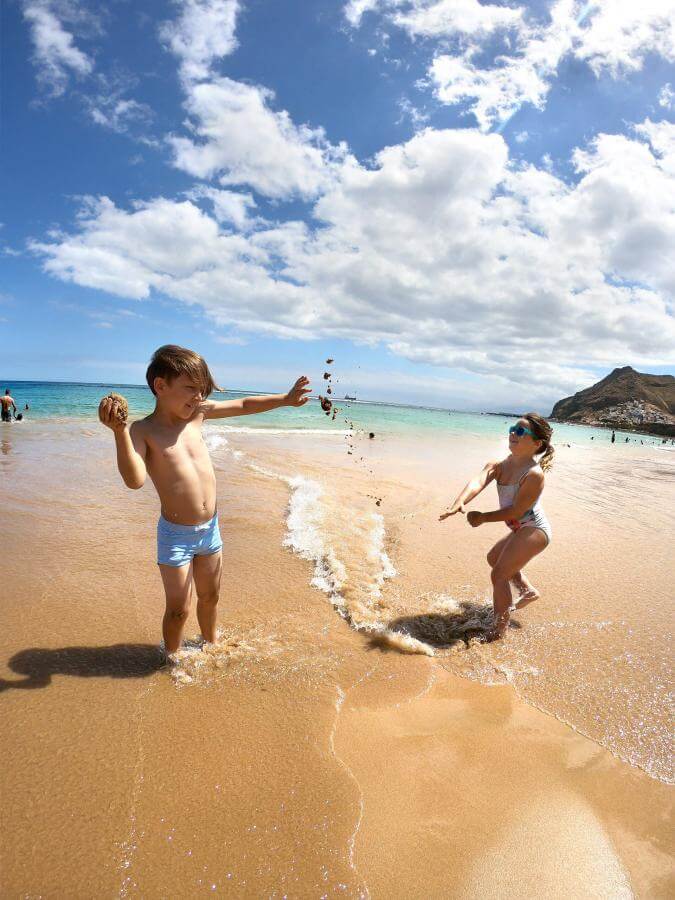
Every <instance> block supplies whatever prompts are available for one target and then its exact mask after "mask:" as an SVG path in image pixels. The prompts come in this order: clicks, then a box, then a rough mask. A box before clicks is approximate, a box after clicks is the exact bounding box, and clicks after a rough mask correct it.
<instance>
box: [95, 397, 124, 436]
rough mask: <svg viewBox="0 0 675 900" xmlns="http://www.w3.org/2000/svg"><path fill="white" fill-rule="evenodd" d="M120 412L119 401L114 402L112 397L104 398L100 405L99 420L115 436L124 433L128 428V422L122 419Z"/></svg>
mask: <svg viewBox="0 0 675 900" xmlns="http://www.w3.org/2000/svg"><path fill="white" fill-rule="evenodd" d="M118 410H119V406H118V404H117V400H113V399H112V397H104V398H103V400H101V402H100V403H99V405H98V417H99V419H100V420H101V422H102V423H103V424H104V425H105V426H106V428H110V430H111V431H114V432H115V434H118V433H119V432H122V431H124V429H125V428H126V427H127V423H126V420H125V419H121V418H120V416H119V413H118Z"/></svg>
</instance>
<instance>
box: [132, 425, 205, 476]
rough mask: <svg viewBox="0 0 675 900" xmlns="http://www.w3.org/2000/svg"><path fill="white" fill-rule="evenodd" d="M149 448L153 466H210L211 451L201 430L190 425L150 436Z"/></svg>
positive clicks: (169, 467) (164, 467)
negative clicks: (177, 430)
mask: <svg viewBox="0 0 675 900" xmlns="http://www.w3.org/2000/svg"><path fill="white" fill-rule="evenodd" d="M147 443H148V449H149V450H150V457H151V458H150V460H148V462H149V463H150V464H151V465H152V466H153V468H162V469H177V468H183V467H185V466H190V467H196V468H199V469H201V468H204V467H210V465H211V460H210V457H209V451H208V450H207V449H206V445H205V444H204V441H203V439H202V435H201V431H200V430H198V429H196V428H192V427H188V428H184V429H182V431H179V432H171V431H169V430H168V429H167V430H165V431H160V432H158V433H156V434H153V435H151V436H149V438H148V440H147Z"/></svg>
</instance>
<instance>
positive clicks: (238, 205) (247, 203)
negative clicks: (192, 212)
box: [187, 185, 256, 231]
mask: <svg viewBox="0 0 675 900" xmlns="http://www.w3.org/2000/svg"><path fill="white" fill-rule="evenodd" d="M187 197H188V198H189V199H190V200H208V201H209V202H210V203H211V205H212V209H213V215H214V216H215V218H216V220H217V221H218V222H220V223H221V224H223V223H230V224H232V225H233V226H234V227H235V228H237V229H238V230H239V231H246V230H247V229H248V228H250V227H252V226H253V225H255V223H256V220H255V219H251V217H250V216H249V210H251V209H255V207H256V202H255V200H254V199H253V195H252V194H248V193H243V192H239V191H226V190H219V189H218V188H212V187H207V186H206V185H198V186H197V187H195V188H193V189H192V190H190V191H188V192H187Z"/></svg>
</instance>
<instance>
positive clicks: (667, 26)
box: [345, 0, 675, 130]
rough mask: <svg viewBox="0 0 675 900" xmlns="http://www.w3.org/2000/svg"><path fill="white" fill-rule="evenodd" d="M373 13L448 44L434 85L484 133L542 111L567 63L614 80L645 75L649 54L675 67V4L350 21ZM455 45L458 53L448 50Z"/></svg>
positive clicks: (432, 8) (415, 5) (627, 2)
mask: <svg viewBox="0 0 675 900" xmlns="http://www.w3.org/2000/svg"><path fill="white" fill-rule="evenodd" d="M367 10H370V11H378V12H381V13H382V14H384V15H385V16H386V17H387V19H388V21H389V22H391V23H392V24H394V25H397V26H399V27H400V28H402V29H404V30H405V31H406V32H407V33H408V34H409V35H410V36H411V37H418V36H424V37H428V38H438V39H439V40H440V41H441V47H440V48H439V50H438V51H437V52H436V54H435V56H434V59H433V61H432V63H431V66H430V68H429V75H430V82H429V83H430V84H431V85H432V86H433V88H434V90H435V92H436V96H437V97H438V99H440V100H441V101H442V102H443V103H447V104H449V105H456V104H468V109H469V111H470V112H472V113H473V114H474V115H475V116H476V119H477V120H478V123H479V125H480V127H481V128H483V129H485V130H487V129H488V128H490V127H491V126H492V125H493V123H494V122H496V121H503V120H505V119H506V118H508V117H509V116H510V115H511V114H512V113H513V112H514V111H515V110H516V109H518V108H519V107H520V106H521V105H522V104H524V103H529V104H532V105H533V106H535V107H536V108H538V109H541V108H543V106H544V105H545V102H546V97H547V95H548V93H549V91H550V88H551V84H552V82H553V80H554V78H555V76H556V74H557V71H558V67H559V65H560V63H561V61H562V60H563V59H564V58H566V57H574V58H576V59H578V60H582V61H584V62H586V63H587V64H588V65H589V66H590V68H591V69H592V70H593V72H594V73H595V75H596V76H601V75H603V74H608V75H610V76H611V77H613V78H618V77H620V76H622V75H625V74H627V73H630V72H634V71H636V70H639V69H640V68H641V67H642V65H643V62H644V60H645V57H646V56H647V55H648V54H655V55H659V56H661V57H663V58H664V59H666V60H668V61H673V60H675V0H645V2H644V3H639V4H638V3H635V2H633V0H604V2H603V3H599V2H598V3H593V2H586V0H555V2H553V3H551V4H550V6H549V7H548V12H547V16H546V18H545V19H544V20H542V19H541V18H537V17H536V16H535V13H534V11H533V9H532V8H530V9H527V11H526V8H525V7H519V8H516V7H513V8H511V7H506V6H502V5H490V4H482V3H478V2H477V0H460V2H455V0H372V2H366V3H363V2H361V3H358V2H353V3H351V4H348V5H347V7H346V9H345V14H346V15H347V18H348V21H350V22H351V24H353V25H355V26H357V25H358V24H359V23H360V21H361V18H362V16H363V14H364V12H366V11H367ZM495 38H496V40H495ZM450 39H452V40H455V41H456V42H457V46H456V47H455V48H454V50H453V52H448V51H446V50H445V48H444V47H443V46H442V45H443V42H445V43H447V42H448V41H449V40H450ZM486 60H487V61H486Z"/></svg>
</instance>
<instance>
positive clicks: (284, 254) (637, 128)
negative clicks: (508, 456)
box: [0, 0, 675, 412]
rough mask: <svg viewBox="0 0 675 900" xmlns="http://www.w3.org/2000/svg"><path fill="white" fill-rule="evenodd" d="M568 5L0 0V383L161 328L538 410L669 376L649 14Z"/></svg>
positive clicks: (667, 274) (666, 96) (663, 96)
mask: <svg viewBox="0 0 675 900" xmlns="http://www.w3.org/2000/svg"><path fill="white" fill-rule="evenodd" d="M586 6H587V5H586V4H582V3H574V2H571V0H569V2H568V0H555V2H543V0H541V2H536V3H534V2H533V3H522V4H519V3H517V2H515V0H514V2H509V3H479V2H478V0H349V2H347V0H340V2H328V0H319V2H314V3H311V4H302V3H298V2H297V0H296V2H285V0H275V2H263V0H177V2H161V3H160V2H154V3H153V2H145V0H139V2H135V3H131V2H127V0H116V2H115V0H113V2H111V3H109V4H108V5H107V6H106V8H105V10H104V11H103V12H102V11H101V8H100V5H99V4H96V5H95V4H92V3H89V4H88V3H87V2H84V0H10V2H8V3H6V4H4V6H3V12H2V15H3V23H2V39H3V47H2V53H3V64H4V79H3V82H4V83H3V87H4V91H3V98H2V126H3V128H2V130H3V136H4V141H3V144H4V146H3V161H2V174H3V185H2V198H3V202H2V209H1V211H0V220H1V221H2V228H1V229H0V242H1V243H0V250H1V252H2V256H1V257H0V261H1V262H0V264H1V265H2V271H3V278H2V289H1V293H0V326H1V327H2V328H3V330H4V333H5V341H4V342H3V343H4V348H3V355H2V364H1V366H0V376H2V377H4V378H7V379H50V380H60V379H63V380H80V381H105V380H110V381H115V382H119V381H121V382H141V381H142V376H143V372H144V368H145V365H146V363H147V360H148V358H149V356H150V354H151V353H152V351H153V349H154V348H155V347H156V346H158V345H159V344H162V343H167V342H172V343H181V344H184V345H186V346H190V347H193V348H194V349H197V350H198V351H199V352H201V353H202V354H203V355H204V356H205V357H206V358H207V359H208V360H209V362H210V363H211V365H212V366H213V368H214V370H215V371H216V373H217V374H218V376H219V379H220V380H221V381H222V382H224V383H225V384H228V385H230V386H232V387H245V388H251V389H255V390H281V389H283V388H284V387H285V386H286V384H287V383H290V381H291V380H292V379H293V378H294V377H295V376H296V375H297V374H300V373H301V372H306V373H307V374H309V375H310V376H312V377H313V378H316V377H317V376H318V375H320V373H321V371H322V366H323V360H324V359H325V358H326V357H327V356H331V357H334V358H335V359H336V371H339V372H340V374H341V377H342V383H343V384H344V385H345V387H347V388H348V389H349V390H350V391H356V392H358V394H359V396H362V397H364V398H365V397H369V398H372V399H382V400H393V401H396V400H400V401H402V402H413V403H414V402H417V403H422V404H424V403H429V404H434V405H447V406H451V407H454V408H466V409H495V408H503V407H504V406H505V405H507V406H508V407H509V408H510V407H515V406H518V405H522V406H530V407H533V408H536V409H539V410H541V411H543V412H548V411H549V409H550V406H551V404H552V403H553V402H554V401H555V400H557V399H559V398H560V397H561V396H564V395H565V394H568V393H571V392H573V391H575V390H578V389H580V388H582V387H584V386H587V385H588V384H590V383H592V382H593V381H594V380H597V379H598V378H599V377H602V376H603V375H604V374H606V373H607V371H609V370H610V369H611V368H613V367H614V366H618V365H625V364H631V365H634V366H635V367H636V368H638V369H640V370H642V371H652V372H657V373H661V372H672V371H673V366H674V363H675V324H674V320H673V300H674V295H675V267H674V266H673V263H672V246H673V240H674V239H675V125H674V124H673V123H674V122H675V69H674V65H673V64H674V62H675V32H674V31H673V27H672V24H671V23H672V21H673V20H674V19H675V3H673V0H658V2H656V0H645V2H644V3H642V4H640V5H639V9H638V8H636V5H635V4H633V3H627V2H624V0H611V2H609V0H608V2H605V3H602V4H597V5H590V6H588V8H586ZM584 13H585V15H584Z"/></svg>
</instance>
